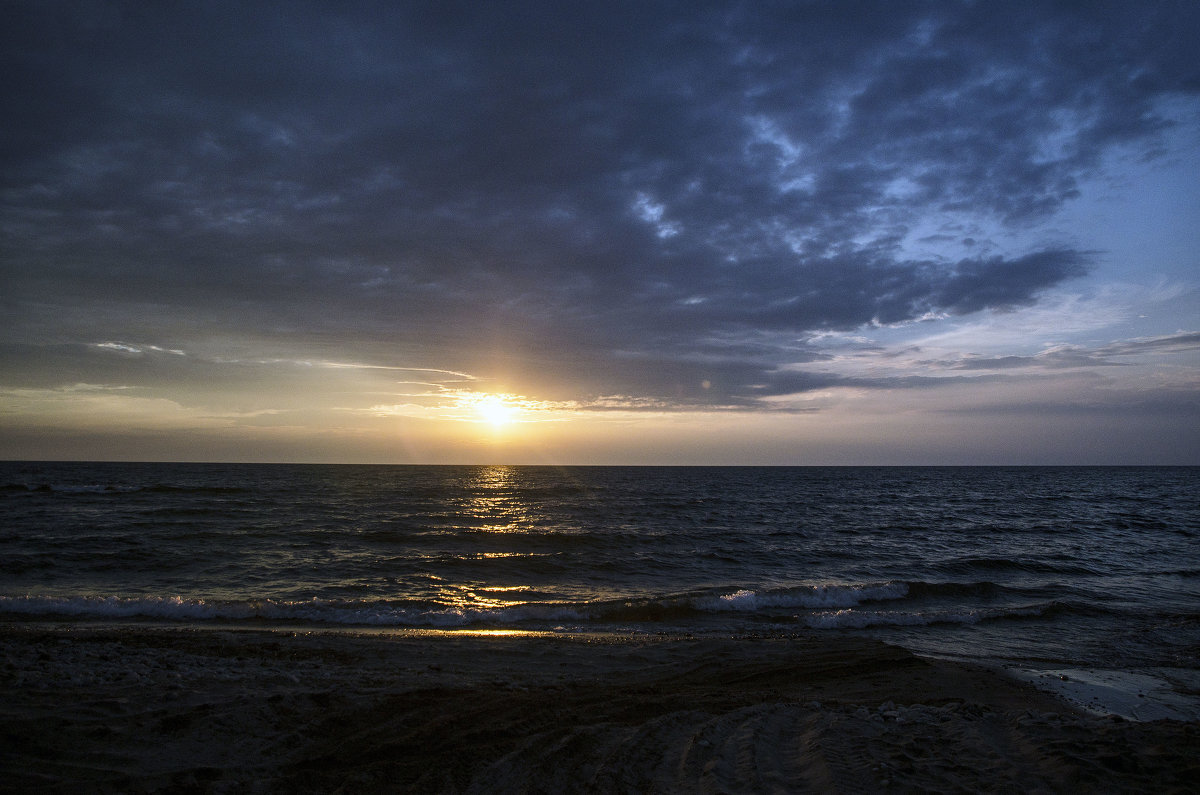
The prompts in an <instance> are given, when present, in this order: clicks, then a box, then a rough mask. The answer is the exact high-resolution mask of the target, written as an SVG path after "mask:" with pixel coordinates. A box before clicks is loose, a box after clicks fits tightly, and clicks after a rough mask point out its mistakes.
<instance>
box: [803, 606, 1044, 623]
mask: <svg viewBox="0 0 1200 795" xmlns="http://www.w3.org/2000/svg"><path fill="white" fill-rule="evenodd" d="M1047 608H1048V606H1047V605H1029V606H1025V607H1010V608H1000V609H990V610H931V611H927V612H926V611H904V610H854V609H847V610H835V611H827V612H821V613H817V614H815V615H811V616H806V617H804V619H803V623H804V624H805V625H806V626H808V627H809V628H811V629H866V628H868V627H914V626H933V625H935V624H978V623H980V622H982V621H994V620H997V619H1010V618H1042V617H1044V616H1045V614H1046V612H1047Z"/></svg>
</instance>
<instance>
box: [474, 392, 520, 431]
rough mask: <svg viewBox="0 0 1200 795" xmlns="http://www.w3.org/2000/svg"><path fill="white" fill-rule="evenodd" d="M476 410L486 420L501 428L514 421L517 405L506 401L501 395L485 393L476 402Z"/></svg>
mask: <svg viewBox="0 0 1200 795" xmlns="http://www.w3.org/2000/svg"><path fill="white" fill-rule="evenodd" d="M475 411H476V412H477V413H478V414H479V416H480V417H481V418H482V419H483V420H484V421H486V422H490V423H491V424H492V425H494V426H495V427H497V428H499V427H502V426H504V425H508V424H509V423H510V422H512V421H513V419H514V418H515V416H516V413H517V407H516V406H514V405H512V404H510V403H508V402H506V401H505V400H504V398H503V397H502V396H500V395H485V396H484V397H483V398H482V399H481V400H480V401H479V402H478V403H477V404H475Z"/></svg>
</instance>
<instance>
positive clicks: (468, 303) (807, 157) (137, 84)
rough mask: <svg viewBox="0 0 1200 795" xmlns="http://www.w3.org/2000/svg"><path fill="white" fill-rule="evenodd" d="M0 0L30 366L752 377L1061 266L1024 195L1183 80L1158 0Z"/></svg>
mask: <svg viewBox="0 0 1200 795" xmlns="http://www.w3.org/2000/svg"><path fill="white" fill-rule="evenodd" d="M3 13H4V17H5V21H4V25H3V26H0V27H2V28H3V31H4V32H3V33H0V36H2V37H3V41H2V43H0V52H2V53H3V54H2V55H0V57H2V58H3V61H2V63H3V67H2V68H3V73H4V75H5V79H4V81H3V88H2V89H0V97H2V99H0V103H2V105H0V113H2V114H3V117H4V118H5V119H7V120H8V121H7V122H6V123H5V124H4V125H3V128H2V129H0V180H2V182H0V191H2V200H3V211H2V212H3V215H2V218H0V220H2V224H3V226H2V234H3V259H2V261H0V268H3V273H2V278H3V283H4V285H5V288H4V291H3V292H4V297H3V298H0V306H2V307H3V311H4V316H5V326H6V336H7V337H8V339H9V341H10V345H9V347H8V348H7V349H6V351H5V353H4V355H5V358H6V360H7V362H6V366H5V370H6V372H7V373H8V375H7V376H6V378H8V384H9V385H10V386H22V385H29V384H36V385H37V386H38V387H39V388H41V387H47V388H49V387H54V386H65V385H70V384H73V383H112V382H120V383H134V384H137V385H140V386H146V387H154V388H156V389H160V390H166V391H170V390H171V389H175V391H178V392H180V393H183V392H187V391H188V390H189V389H191V388H193V387H194V386H195V385H198V384H200V385H204V384H206V385H207V387H206V388H208V389H210V390H211V389H212V384H213V383H222V382H223V381H222V379H226V380H227V381H229V382H230V383H232V382H236V381H237V380H238V378H240V377H242V376H246V377H247V378H248V380H249V381H253V379H254V378H255V377H261V374H259V375H255V374H254V373H251V370H254V368H249V366H248V365H246V364H245V363H246V362H247V361H255V362H259V365H258V367H259V368H261V367H262V366H263V365H262V362H265V361H268V360H270V361H275V360H283V359H288V360H299V359H311V360H320V361H342V362H358V363H364V364H370V365H376V366H398V367H425V368H435V369H446V370H453V371H462V372H466V373H470V374H472V376H473V377H479V378H484V379H489V382H493V383H501V382H503V383H508V384H511V385H519V386H520V389H521V390H522V391H523V392H525V393H528V394H531V395H536V396H538V397H544V398H545V399H548V400H573V401H576V402H577V403H578V404H579V405H593V406H596V407H605V406H611V405H613V403H614V398H613V396H622V399H623V400H624V403H621V405H626V406H631V407H636V406H639V405H643V406H654V407H657V408H662V407H674V408H695V407H706V406H707V407H736V408H755V407H758V408H769V407H771V406H770V404H769V403H767V402H764V398H767V397H771V396H781V395H788V394H793V395H794V394H801V393H805V392H809V391H813V390H818V389H824V388H827V387H829V386H831V385H837V384H844V383H847V379H852V377H851V376H839V375H837V374H834V373H832V372H830V371H829V370H828V369H827V368H822V367H818V366H816V365H819V364H820V363H822V362H823V361H826V360H827V359H828V358H829V354H828V352H827V351H825V350H824V349H823V348H822V347H821V345H820V344H818V343H817V342H815V341H814V340H815V339H816V338H817V337H818V335H821V334H824V333H829V332H841V333H845V332H852V331H854V330H856V329H860V328H863V327H882V326H889V325H894V324H904V323H912V322H916V321H919V320H922V319H925V320H932V319H937V318H954V317H965V316H969V315H972V314H975V313H980V312H985V311H1007V310H1012V309H1015V308H1019V307H1024V306H1030V305H1032V304H1034V303H1036V302H1037V301H1038V300H1039V297H1040V296H1042V295H1044V294H1045V293H1046V291H1048V290H1053V289H1056V288H1058V287H1060V286H1061V285H1063V284H1064V283H1068V282H1069V281H1070V280H1072V279H1076V278H1078V277H1081V276H1084V275H1085V274H1087V273H1088V272H1089V270H1090V269H1091V268H1092V267H1093V266H1094V263H1095V260H1096V256H1097V255H1096V252H1094V251H1092V250H1091V249H1090V248H1089V247H1088V244H1087V241H1086V240H1082V241H1081V240H1074V239H1051V240H1045V239H1039V236H1038V234H1037V230H1038V229H1039V228H1040V227H1039V225H1040V224H1043V223H1044V222H1046V221H1047V219H1050V218H1051V217H1053V215H1054V214H1055V213H1056V212H1057V211H1058V210H1059V209H1060V208H1061V207H1062V206H1063V205H1064V203H1066V202H1069V201H1071V200H1073V199H1074V198H1076V197H1077V196H1078V193H1079V186H1080V183H1081V181H1082V180H1085V179H1087V178H1089V177H1090V176H1092V175H1094V174H1095V173H1097V171H1098V170H1099V169H1100V168H1101V166H1102V164H1103V161H1104V158H1105V156H1106V155H1108V154H1109V153H1111V152H1113V151H1114V150H1116V149H1117V148H1123V149H1124V150H1127V151H1128V150H1132V151H1134V152H1136V153H1137V154H1138V155H1139V156H1143V157H1147V158H1152V157H1154V156H1155V154H1156V151H1157V150H1156V147H1158V146H1160V144H1161V137H1160V136H1161V133H1162V132H1163V131H1164V130H1165V129H1167V128H1168V127H1169V126H1170V124H1171V114H1170V107H1171V103H1172V102H1177V101H1189V102H1190V101H1194V99H1195V98H1196V96H1197V94H1198V93H1200V61H1197V59H1196V57H1195V52H1196V51H1195V48H1194V47H1195V44H1196V41H1197V31H1198V30H1200V7H1198V6H1197V5H1196V4H1194V3H1189V2H1160V3H1152V4H1129V3H1117V2H1115V3H1098V4H1086V5H1083V6H1080V5H1078V4H1073V3H1061V4H1057V3H1045V2H1030V3H1004V4H996V3H945V2H936V3H932V2H931V3H922V2H912V3H878V4H871V3H844V2H837V3H811V4H810V3H796V4H792V3H783V4H774V3H683V4H671V3H662V4H658V3H628V4H624V3H597V4H574V3H568V4H562V3H544V4H543V3H503V4H479V3H463V4H455V3H445V2H438V3H404V4H394V3H378V4H376V3H354V2H349V3H338V4H334V5H329V4H305V3H295V4H288V5H286V6H279V7H267V6H262V5H258V4H246V5H239V4H228V3H199V4H189V5H187V6H185V7H182V8H181V7H178V6H173V5H159V4H145V3H102V2H96V3H89V4H78V3H59V4H55V3H14V4H8V5H7V6H6V7H5V10H4V12H3ZM1014 240H1018V241H1024V242H1020V243H1013V241H1014ZM99 344H114V345H126V346H129V347H134V348H137V350H138V351H139V352H140V353H138V354H136V355H135V353H134V351H132V350H124V351H123V350H122V349H120V348H119V347H110V348H107V349H105V348H97V347H96V346H97V345H99ZM150 346H156V348H152V347H150ZM172 351H181V352H185V353H187V354H188V355H186V356H179V355H175V354H173V353H172ZM1120 353H1121V352H1120V351H1116V350H1105V351H1095V352H1092V353H1091V354H1086V356H1091V357H1093V358H1095V357H1099V358H1102V359H1104V361H1103V362H1100V363H1105V364H1106V363H1110V360H1112V359H1114V357H1119V354H1120ZM121 354H127V356H125V357H124V358H122V357H121ZM1083 355H1085V354H1076V353H1073V352H1071V351H1058V352H1053V353H1046V354H1043V355H1041V356H1039V357H1038V364H1040V365H1041V366H1043V367H1050V366H1068V365H1070V364H1071V362H1072V361H1074V360H1072V359H1071V357H1073V356H1074V357H1078V356H1083ZM134 360H136V361H134ZM39 361H40V362H41V364H37V362H39ZM50 361H53V362H55V364H54V366H48V365H47V364H46V363H47V362H50ZM238 362H240V363H242V368H243V369H239V368H238V366H236V365H237V363H238ZM1023 364H1024V362H1023V361H1018V360H1016V359H1004V358H992V359H987V358H975V359H968V360H964V361H962V362H959V363H958V364H957V365H952V366H953V367H957V368H959V369H963V370H967V369H973V370H982V369H990V370H1004V369H1008V368H1014V367H1018V366H1021V365H1023ZM810 365H812V366H810ZM254 372H255V373H257V372H258V371H257V370H255V371H254ZM914 377H915V376H913V377H910V378H908V380H898V381H895V382H893V384H894V385H896V386H903V385H908V386H912V385H914V384H916V383H917V382H916V381H914V380H913V378H914ZM284 382H285V384H286V379H284ZM857 383H859V384H860V385H865V386H868V387H870V386H871V385H872V383H874V382H871V381H869V380H864V379H862V378H859V379H858V381H857ZM277 386H278V385H277ZM247 388H249V387H247ZM280 389H284V387H280ZM284 391H286V390H284ZM181 399H182V398H181ZM267 402H269V401H267ZM617 402H618V403H620V401H617Z"/></svg>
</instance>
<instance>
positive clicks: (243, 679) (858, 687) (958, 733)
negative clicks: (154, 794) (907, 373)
mask: <svg viewBox="0 0 1200 795" xmlns="http://www.w3.org/2000/svg"><path fill="white" fill-rule="evenodd" d="M293 632H295V634H291V633H293ZM0 666H2V670H0V696H2V698H0V704H2V706H0V710H2V711H0V737H3V739H4V742H3V743H0V745H2V746H3V749H2V750H0V763H2V764H0V766H2V767H3V768H4V769H5V770H8V771H12V772H11V774H10V775H9V776H8V780H7V783H6V784H0V790H3V791H12V792H22V791H34V790H36V791H42V792H46V791H49V792H55V791H61V792H68V791H72V792H74V791H91V792H120V791H130V790H136V791H163V790H171V789H175V790H177V789H193V790H195V791H201V792H226V791H234V792H240V791H252V792H275V791H280V792H283V791H309V792H323V791H331V790H336V789H338V788H339V787H344V788H345V789H346V790H347V791H350V790H354V791H407V790H421V791H433V792H438V791H446V792H449V791H477V792H520V791H529V790H539V789H540V790H547V791H630V790H638V791H648V790H653V791H661V792H688V791H703V790H717V791H730V792H758V791H783V792H805V791H830V790H832V791H856V790H868V791H871V790H879V789H888V788H899V789H914V788H916V789H926V790H929V789H935V790H936V789H943V790H944V789H950V790H979V791H994V790H1002V789H1020V790H1030V789H1035V790H1036V789H1042V790H1050V791H1066V790H1071V789H1079V788H1084V789H1086V788H1094V787H1100V786H1103V787H1104V788H1106V789H1109V790H1114V789H1115V790H1118V791H1119V790H1121V789H1130V790H1136V789H1154V790H1156V791H1168V792H1169V791H1195V790H1194V787H1195V785H1194V782H1195V781H1197V780H1200V724H1197V723H1196V722H1189V721H1183V720H1169V719H1163V720H1149V721H1144V722H1143V721H1134V720H1126V719H1123V718H1121V717H1119V716H1111V715H1109V716H1101V715H1097V714H1093V713H1090V712H1088V711H1086V710H1085V709H1084V708H1083V707H1086V706H1087V704H1086V703H1084V704H1079V705H1078V706H1072V704H1071V703H1068V702H1067V701H1064V700H1063V698H1060V697H1059V695H1053V694H1051V693H1047V692H1045V691H1043V690H1040V689H1038V688H1035V687H1034V686H1033V685H1032V684H1031V683H1030V682H1029V681H1020V680H1019V679H1018V678H1016V677H1014V676H1008V675H1005V674H1004V673H1003V672H1001V671H997V670H990V669H988V668H986V667H983V666H978V665H971V664H968V663H962V662H955V661H949V660H942V659H933V658H927V657H918V656H917V655H914V654H912V653H910V652H908V651H905V650H903V649H900V648H898V647H895V646H889V645H885V644H883V643H881V642H878V641H873V640H869V639H865V638H862V637H854V636H847V635H833V634H825V633H809V634H798V635H796V636H791V637H753V638H752V637H745V638H710V637H693V638H686V637H656V636H601V635H591V636H572V635H561V634H557V633H537V634H533V633H523V632H511V631H500V632H471V631H463V630H451V631H447V630H415V631H408V630H406V631H401V632H396V631H379V632H370V631H365V632H357V631H353V632H347V631H345V630H340V629H338V630H331V631H322V630H316V631H307V632H305V631H294V630H286V629H283V630H281V629H270V630H268V629H260V628H253V629H251V628H236V629H231V628H229V627H215V626H213V627H204V628H202V629H201V628H195V627H187V628H184V627H170V628H165V627H148V626H137V627H133V626H124V625H122V626H119V627H113V626H107V627H97V626H90V625H89V626H84V627H80V626H78V625H70V624H63V625H55V626H46V625H38V626H34V625H30V624H26V623H23V622H18V623H6V624H0ZM1058 681H1060V682H1061V681H1063V680H1058ZM1068 681H1074V680H1068ZM1078 684H1080V685H1084V684H1087V683H1086V682H1082V681H1080V682H1079V683H1078ZM1100 684H1103V683H1100ZM1108 684H1110V685H1111V684H1112V683H1111V682H1110V683H1108ZM1060 695H1069V694H1065V693H1064V694H1060Z"/></svg>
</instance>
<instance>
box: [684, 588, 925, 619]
mask: <svg viewBox="0 0 1200 795" xmlns="http://www.w3.org/2000/svg"><path fill="white" fill-rule="evenodd" d="M907 595H908V586H907V585H906V584H905V583H902V582H889V583H877V584H870V585H812V586H807V587H803V588H789V589H787V590H786V591H767V592H765V593H759V592H758V591H751V590H746V589H742V590H740V591H735V592H734V593H730V594H725V595H723V596H718V597H715V598H713V597H706V598H703V599H699V600H697V607H699V608H700V609H702V610H731V611H737V612H749V613H752V612H755V611H758V610H760V609H762V608H767V607H804V608H810V609H817V608H830V607H854V606H856V605H860V604H862V603H863V602H868V601H885V600H892V599H903V598H904V597H905V596H907Z"/></svg>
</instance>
